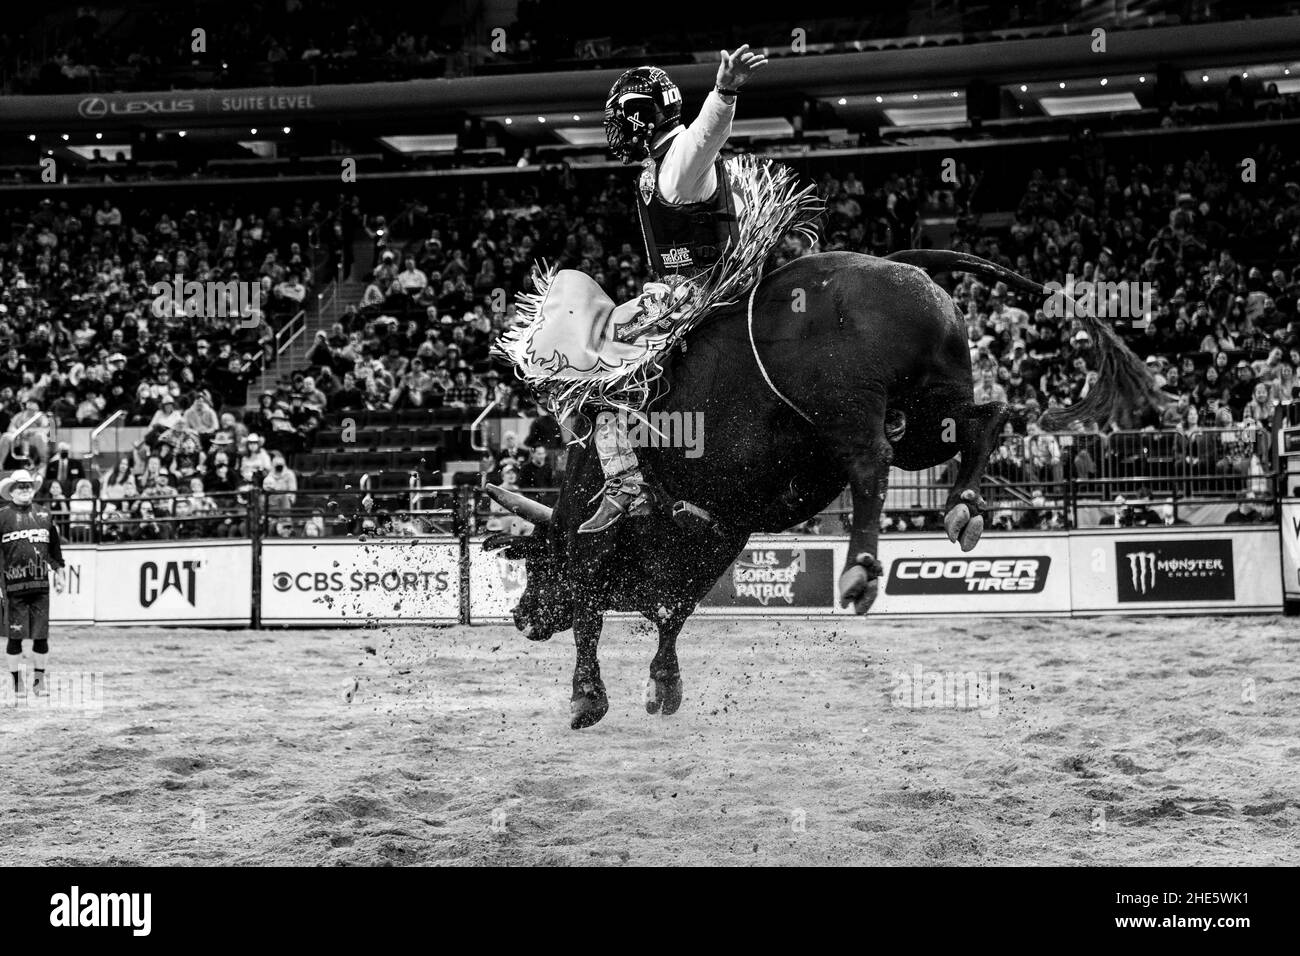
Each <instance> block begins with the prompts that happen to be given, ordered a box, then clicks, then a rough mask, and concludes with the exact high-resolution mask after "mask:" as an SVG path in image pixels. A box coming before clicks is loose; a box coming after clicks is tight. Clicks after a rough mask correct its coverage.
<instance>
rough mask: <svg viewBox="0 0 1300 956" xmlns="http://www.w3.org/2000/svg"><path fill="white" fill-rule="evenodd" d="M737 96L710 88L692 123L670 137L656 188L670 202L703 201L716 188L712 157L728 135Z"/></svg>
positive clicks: (719, 149) (715, 157)
mask: <svg viewBox="0 0 1300 956" xmlns="http://www.w3.org/2000/svg"><path fill="white" fill-rule="evenodd" d="M735 115H736V98H735V97H734V96H731V97H726V98H723V97H722V96H720V95H719V94H718V91H717V90H713V91H712V92H710V93H709V95H708V96H707V97H705V99H704V105H702V106H701V107H700V115H699V116H697V117H695V122H693V123H691V125H690V126H687V127H686V128H685V129H683V130H682V131H681V132H680V133H679V134H678V135H677V136H675V137H674V138H673V141H672V143H671V144H670V145H669V147H668V152H667V153H666V154H665V155H664V158H663V162H662V163H661V164H660V166H659V189H660V191H661V192H662V193H663V195H664V198H665V199H667V200H668V201H669V202H672V203H687V202H702V201H703V200H705V199H708V198H709V196H711V195H713V191H714V190H715V189H717V188H718V177H717V173H716V171H715V170H714V168H713V163H714V160H716V159H717V158H718V153H720V152H721V151H722V147H723V146H724V145H726V142H727V139H728V138H730V136H731V121H732V119H733V118H734V117H735Z"/></svg>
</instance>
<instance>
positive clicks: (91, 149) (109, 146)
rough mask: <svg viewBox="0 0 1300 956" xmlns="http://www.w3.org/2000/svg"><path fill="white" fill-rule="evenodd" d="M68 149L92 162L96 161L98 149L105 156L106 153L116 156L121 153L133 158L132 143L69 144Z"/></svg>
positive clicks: (127, 157) (126, 157)
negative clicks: (101, 144)
mask: <svg viewBox="0 0 1300 956" xmlns="http://www.w3.org/2000/svg"><path fill="white" fill-rule="evenodd" d="M68 151H69V152H71V153H75V154H76V155H78V156H80V157H81V158H82V159H84V160H86V162H91V163H93V162H95V161H96V159H95V152H96V151H98V152H99V154H100V156H101V157H102V156H104V155H105V154H107V155H109V156H116V155H117V154H118V153H121V154H122V158H123V159H130V158H131V144H130V143H105V144H104V145H103V146H69V147H68Z"/></svg>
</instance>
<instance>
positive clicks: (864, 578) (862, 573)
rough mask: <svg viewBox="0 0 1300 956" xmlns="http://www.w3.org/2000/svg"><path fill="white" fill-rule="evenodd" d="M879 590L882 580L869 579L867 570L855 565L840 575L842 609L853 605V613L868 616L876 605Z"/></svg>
mask: <svg viewBox="0 0 1300 956" xmlns="http://www.w3.org/2000/svg"><path fill="white" fill-rule="evenodd" d="M879 590H880V578H878V577H876V578H873V577H869V576H868V575H867V569H866V568H864V567H862V565H860V564H855V565H853V567H851V568H849V569H848V570H846V571H845V572H844V573H843V574H841V575H840V607H848V606H849V605H850V604H852V605H853V613H855V614H866V613H867V612H868V611H869V610H871V605H873V604H875V603H876V594H877V592H878V591H879Z"/></svg>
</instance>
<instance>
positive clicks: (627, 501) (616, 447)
mask: <svg viewBox="0 0 1300 956" xmlns="http://www.w3.org/2000/svg"><path fill="white" fill-rule="evenodd" d="M596 454H597V455H599V456H600V468H601V471H603V472H604V473H605V487H604V488H602V489H601V491H600V492H599V493H598V494H597V495H596V496H595V497H594V498H592V499H591V500H592V501H595V500H596V499H597V498H599V499H600V507H599V508H597V509H596V513H595V514H594V515H592V516H591V517H590V518H588V519H587V520H586V521H585V522H584V523H583V524H582V526H581V527H579V528H578V533H579V534H594V533H596V532H598V531H604V530H606V529H607V528H609V527H610V526H611V525H613V524H614V523H615V522H616V521H618V519H619V518H621V517H623V515H624V514H626V513H627V512H628V511H629V510H632V509H638V511H644V510H645V507H646V495H645V478H644V477H643V476H642V474H641V467H640V463H639V462H638V461H637V458H636V452H634V451H633V450H632V443H631V442H630V441H629V440H628V435H627V419H626V418H625V417H624V416H623V415H619V414H615V413H614V412H601V413H600V414H599V415H597V416H596Z"/></svg>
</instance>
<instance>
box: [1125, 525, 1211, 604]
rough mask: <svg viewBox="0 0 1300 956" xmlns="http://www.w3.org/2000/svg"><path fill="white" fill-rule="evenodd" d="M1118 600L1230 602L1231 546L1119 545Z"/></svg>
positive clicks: (1189, 542)
mask: <svg viewBox="0 0 1300 956" xmlns="http://www.w3.org/2000/svg"><path fill="white" fill-rule="evenodd" d="M1115 574H1116V582H1115V585H1116V597H1117V598H1118V599H1119V601H1120V602H1121V603H1126V602H1133V601H1180V602H1181V601H1188V602H1193V601H1231V600H1233V599H1234V598H1235V597H1236V588H1235V587H1234V585H1233V572H1232V541H1231V540H1229V539H1226V538H1221V539H1214V538H1212V539H1210V540H1202V539H1198V538H1186V539H1179V540H1172V541H1171V540H1160V539H1156V540H1150V539H1148V540H1141V541H1116V542H1115Z"/></svg>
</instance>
